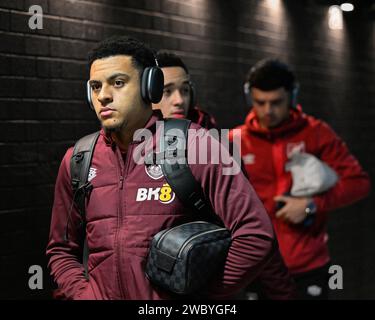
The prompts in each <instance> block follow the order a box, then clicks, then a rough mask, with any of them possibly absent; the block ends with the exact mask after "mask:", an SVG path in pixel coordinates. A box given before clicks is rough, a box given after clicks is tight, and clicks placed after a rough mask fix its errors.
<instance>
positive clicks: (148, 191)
mask: <svg viewBox="0 0 375 320" xmlns="http://www.w3.org/2000/svg"><path fill="white" fill-rule="evenodd" d="M174 198H175V193H174V192H173V191H172V188H171V187H170V185H169V184H168V183H164V184H163V186H162V187H158V188H139V189H138V190H137V197H136V201H137V202H142V201H152V200H153V201H159V202H161V203H163V204H168V203H171V202H172V201H173V200H174Z"/></svg>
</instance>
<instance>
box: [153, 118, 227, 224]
mask: <svg viewBox="0 0 375 320" xmlns="http://www.w3.org/2000/svg"><path fill="white" fill-rule="evenodd" d="M190 123H191V121H190V120H187V119H165V120H164V136H161V137H160V151H161V154H164V155H165V158H164V161H163V162H162V163H161V168H162V171H163V174H164V176H165V179H166V180H167V182H168V184H169V185H170V186H171V188H172V190H173V191H174V192H175V194H176V196H177V197H178V198H179V199H180V201H181V202H182V203H183V204H184V206H186V207H190V208H192V209H193V210H195V211H196V212H197V213H199V214H202V215H203V214H204V215H207V214H209V215H210V216H211V217H212V218H213V219H215V220H219V219H218V217H217V215H216V214H215V213H214V212H213V210H212V208H211V206H210V205H209V203H208V202H207V201H206V199H205V197H204V194H203V191H202V188H201V186H200V184H199V183H198V182H197V181H196V180H195V178H194V176H193V174H192V172H191V170H190V167H189V165H188V161H187V159H188V154H187V149H188V129H189V126H190ZM171 158H172V159H174V160H175V162H176V163H170V162H169V161H168V159H171ZM176 160H177V161H176ZM218 222H219V221H218ZM220 224H222V223H221V221H220Z"/></svg>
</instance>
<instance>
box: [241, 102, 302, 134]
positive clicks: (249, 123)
mask: <svg viewBox="0 0 375 320" xmlns="http://www.w3.org/2000/svg"><path fill="white" fill-rule="evenodd" d="M306 124H307V115H306V114H305V113H303V112H302V108H301V106H297V108H296V109H290V113H289V118H288V119H287V120H286V121H285V122H284V123H282V124H281V125H280V126H278V127H276V128H272V129H266V128H262V127H261V126H260V124H259V121H258V117H257V116H256V114H255V112H254V110H252V111H250V112H249V114H248V115H247V117H246V120H245V127H246V129H247V130H249V131H250V132H252V133H254V134H256V135H259V136H262V137H264V138H268V139H272V138H275V137H279V136H283V135H286V134H288V133H292V132H293V133H294V132H296V131H299V130H301V129H302V128H303V127H304V126H306Z"/></svg>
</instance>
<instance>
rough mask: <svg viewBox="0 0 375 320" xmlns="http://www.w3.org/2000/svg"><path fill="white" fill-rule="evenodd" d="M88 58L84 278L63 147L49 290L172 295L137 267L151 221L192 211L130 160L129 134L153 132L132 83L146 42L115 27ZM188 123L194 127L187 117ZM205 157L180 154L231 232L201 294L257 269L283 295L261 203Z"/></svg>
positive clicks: (144, 60)
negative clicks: (89, 150) (218, 268)
mask: <svg viewBox="0 0 375 320" xmlns="http://www.w3.org/2000/svg"><path fill="white" fill-rule="evenodd" d="M89 66H90V80H89V84H90V87H91V98H92V104H93V107H94V109H95V112H96V114H97V117H98V119H99V121H100V122H101V126H102V130H101V133H100V136H99V139H98V142H97V144H96V147H95V151H94V155H93V159H92V162H91V168H90V169H91V170H90V175H89V181H90V184H91V185H92V189H91V193H90V195H89V197H88V199H87V201H86V239H87V242H88V248H89V253H90V254H89V257H88V279H86V277H85V276H84V268H83V266H82V263H81V257H82V230H81V228H80V222H81V217H80V214H79V212H78V210H77V208H76V206H73V201H72V198H73V194H72V187H71V175H70V159H71V156H72V148H70V149H68V151H67V152H66V154H65V156H64V158H63V160H62V163H61V165H60V169H59V173H58V177H57V181H56V187H55V199H54V204H53V211H52V219H51V229H50V239H49V242H48V246H47V255H48V257H49V264H48V265H49V268H50V270H51V274H52V277H53V279H54V280H55V282H56V283H57V285H58V288H59V289H58V290H59V296H60V297H64V298H66V299H172V298H173V296H172V295H171V294H170V293H168V292H166V291H164V290H161V289H159V288H157V287H155V286H153V285H152V284H151V283H150V282H149V280H148V279H147V277H146V276H145V272H144V268H145V263H146V259H147V254H148V251H149V247H150V242H151V239H152V237H153V236H154V235H155V234H156V233H158V232H159V231H160V230H163V229H166V228H170V227H172V226H175V225H178V224H181V223H184V222H188V221H192V220H196V217H195V214H194V213H192V212H191V211H189V210H188V209H186V208H185V207H184V206H183V205H182V203H181V202H180V201H179V199H178V198H177V197H175V196H174V193H173V190H171V188H170V187H169V186H168V184H167V182H166V180H165V178H164V176H163V175H162V174H159V173H160V171H159V173H158V171H157V170H156V171H155V170H150V168H149V167H148V166H147V165H146V164H145V163H143V162H141V163H139V162H138V161H136V158H137V157H136V154H137V152H138V151H139V148H140V147H141V146H142V143H144V142H145V141H144V139H141V138H140V137H139V135H137V134H136V135H134V134H135V133H137V132H139V129H142V130H144V131H145V130H146V129H147V132H150V133H151V135H152V138H153V140H152V141H153V142H152V143H155V141H158V139H159V136H158V134H160V132H158V130H157V128H158V126H157V121H160V120H162V114H161V112H160V111H158V110H156V111H153V110H152V108H151V102H150V100H148V99H146V98H145V95H144V92H143V90H141V79H142V75H143V73H144V72H146V71H145V70H148V69H147V68H148V67H153V66H155V58H154V56H153V52H152V50H151V49H149V48H148V47H147V46H146V45H145V44H143V43H142V42H140V41H138V40H135V39H131V38H126V37H116V38H112V39H109V40H106V41H103V42H102V43H100V44H99V45H98V47H96V48H95V49H94V50H93V51H92V52H91V54H90V56H89ZM142 84H144V82H142ZM142 92H143V93H142ZM191 128H192V129H200V128H201V127H200V126H198V125H197V124H194V123H192V124H191ZM201 130H203V134H195V133H190V132H189V136H188V141H187V146H188V148H189V149H188V154H189V155H191V154H193V153H194V152H195V150H197V147H198V144H199V143H201V142H202V141H204V140H207V135H208V134H209V133H208V131H206V130H204V129H201ZM201 133H202V132H201ZM209 140H211V141H212V143H211V144H209V145H207V148H206V149H204V152H207V154H208V155H211V150H212V148H217V147H220V145H219V143H218V142H217V140H215V139H209ZM189 159H190V158H189ZM138 160H139V159H138ZM214 163H215V162H214V161H210V158H209V157H208V164H199V163H197V164H194V163H189V165H190V169H191V172H192V174H193V176H194V177H195V179H196V180H197V181H198V182H199V184H200V185H201V187H202V190H203V192H204V195H205V197H206V199H207V201H209V202H210V203H211V205H212V207H213V209H214V211H215V213H216V214H217V215H218V216H219V217H220V219H221V220H222V221H223V223H224V225H225V226H226V228H227V229H228V230H230V232H231V236H232V243H231V246H230V248H229V253H228V256H227V259H226V261H225V264H224V266H223V273H222V274H221V275H220V277H219V278H218V279H217V280H216V282H215V284H214V285H213V286H212V287H210V288H206V290H207V296H208V297H209V298H212V299H213V298H231V297H233V296H235V295H236V294H237V293H238V292H240V291H241V289H242V288H244V286H246V284H248V283H250V282H252V281H253V279H255V278H256V277H258V276H259V275H261V274H263V273H265V274H266V275H267V279H272V286H271V291H270V297H273V298H275V299H276V298H277V299H286V298H290V297H291V296H292V295H293V289H294V287H293V284H292V283H291V279H290V277H289V274H288V271H287V269H286V267H285V265H284V263H283V261H282V259H281V256H280V253H279V251H278V248H277V246H276V245H275V244H276V239H275V234H274V232H273V229H272V224H271V221H270V219H269V217H268V216H267V214H266V212H265V209H264V207H263V205H262V203H261V202H260V200H259V199H258V197H257V195H256V194H255V192H254V190H253V188H252V186H251V185H250V183H249V181H248V180H247V179H246V178H245V177H244V175H243V174H242V173H241V172H239V171H240V170H237V172H239V173H238V174H224V172H226V171H225V169H227V168H226V166H225V165H224V164H223V163H221V162H219V163H217V162H216V163H217V164H214ZM234 164H235V163H234ZM162 190H163V192H162ZM166 192H167V193H168V195H169V197H167V198H166V197H164V195H165V193H166ZM145 193H147V196H145ZM161 195H163V196H161ZM166 200H168V201H166ZM264 270H266V271H264ZM269 283H270V284H271V282H269Z"/></svg>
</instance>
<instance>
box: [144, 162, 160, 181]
mask: <svg viewBox="0 0 375 320" xmlns="http://www.w3.org/2000/svg"><path fill="white" fill-rule="evenodd" d="M145 170H146V173H147V175H148V176H149V177H150V178H151V179H154V180H157V179H160V178H161V177H162V176H163V171H162V170H161V166H160V165H159V164H149V165H145Z"/></svg>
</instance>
